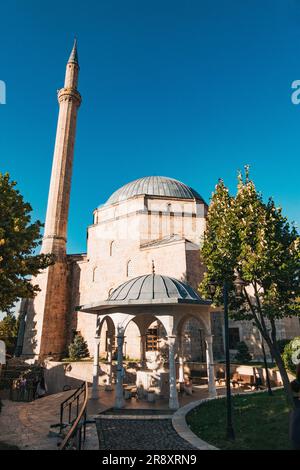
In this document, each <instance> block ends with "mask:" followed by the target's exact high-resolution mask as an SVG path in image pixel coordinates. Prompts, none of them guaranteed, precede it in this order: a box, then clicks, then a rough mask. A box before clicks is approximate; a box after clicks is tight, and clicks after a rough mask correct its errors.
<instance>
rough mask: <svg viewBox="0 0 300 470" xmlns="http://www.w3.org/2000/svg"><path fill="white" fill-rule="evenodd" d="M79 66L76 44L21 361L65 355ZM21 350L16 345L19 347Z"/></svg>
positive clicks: (62, 93)
mask: <svg viewBox="0 0 300 470" xmlns="http://www.w3.org/2000/svg"><path fill="white" fill-rule="evenodd" d="M78 73H79V63H78V54H77V44H76V40H75V42H74V46H73V49H72V52H71V55H70V58H69V60H68V63H67V69H66V75H65V84H64V88H62V89H61V90H59V91H58V102H59V115H58V123H57V131H56V140H55V147H54V156H53V165H52V173H51V181H50V189H49V196H48V207H47V215H46V223H45V231H44V237H43V243H42V248H41V252H42V253H52V254H53V255H54V259H55V262H54V264H53V265H51V266H49V267H48V268H47V269H45V270H44V271H43V272H41V273H40V274H39V275H38V276H36V277H35V278H33V280H32V283H33V284H37V285H38V286H39V288H40V291H39V292H38V294H37V295H36V297H35V298H34V299H33V300H30V301H29V302H28V306H27V311H26V312H25V313H24V317H26V320H25V334H24V341H23V350H22V356H23V357H25V358H33V359H35V360H36V359H37V360H43V359H44V358H45V357H47V356H52V357H54V358H55V359H60V358H61V357H62V356H63V355H64V353H65V350H66V342H67V335H68V333H67V324H68V315H69V313H70V312H69V298H70V294H69V285H68V282H69V263H68V257H67V254H66V241H67V223H68V212H69V202H70V190H71V178H72V166H73V156H74V143H75V132H76V120H77V110H78V108H79V106H80V103H81V96H80V94H79V92H78V90H77V84H78ZM20 344H21V341H20Z"/></svg>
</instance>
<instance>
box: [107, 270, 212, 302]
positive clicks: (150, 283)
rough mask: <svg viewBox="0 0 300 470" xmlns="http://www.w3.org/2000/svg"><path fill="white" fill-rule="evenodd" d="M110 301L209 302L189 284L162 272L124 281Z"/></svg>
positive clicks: (113, 293)
mask: <svg viewBox="0 0 300 470" xmlns="http://www.w3.org/2000/svg"><path fill="white" fill-rule="evenodd" d="M108 301H116V302H124V303H128V302H133V303H135V302H137V301H138V302H143V301H144V302H153V301H161V302H170V301H174V302H178V303H181V302H182V303H201V304H204V303H207V302H206V301H204V300H203V299H201V297H200V296H199V295H198V294H197V292H196V291H195V290H194V289H193V288H192V287H191V286H189V285H188V284H186V283H184V282H181V281H178V280H177V279H174V278H172V277H168V276H162V275H160V274H146V275H144V276H138V277H135V278H133V279H130V280H129V281H127V282H124V284H121V285H120V286H119V287H117V288H116V289H115V290H114V291H113V292H112V293H111V295H110V296H109V298H108Z"/></svg>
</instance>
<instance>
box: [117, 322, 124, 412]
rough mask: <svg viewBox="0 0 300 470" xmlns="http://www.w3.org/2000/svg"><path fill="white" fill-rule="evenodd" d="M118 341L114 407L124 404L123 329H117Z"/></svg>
mask: <svg viewBox="0 0 300 470" xmlns="http://www.w3.org/2000/svg"><path fill="white" fill-rule="evenodd" d="M117 342H118V364H117V384H116V399H115V408H123V407H124V405H125V400H124V396H123V376H124V368H123V344H124V331H123V330H121V329H120V330H119V331H118V336H117Z"/></svg>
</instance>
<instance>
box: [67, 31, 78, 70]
mask: <svg viewBox="0 0 300 470" xmlns="http://www.w3.org/2000/svg"><path fill="white" fill-rule="evenodd" d="M68 63H74V64H77V65H78V66H79V61H78V51H77V38H75V39H74V45H73V49H72V51H71V54H70V57H69V60H68Z"/></svg>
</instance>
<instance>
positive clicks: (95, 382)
mask: <svg viewBox="0 0 300 470" xmlns="http://www.w3.org/2000/svg"><path fill="white" fill-rule="evenodd" d="M99 349H100V337H99V336H96V337H95V346H94V364H93V385H92V398H98V394H99V385H98V381H99Z"/></svg>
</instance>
